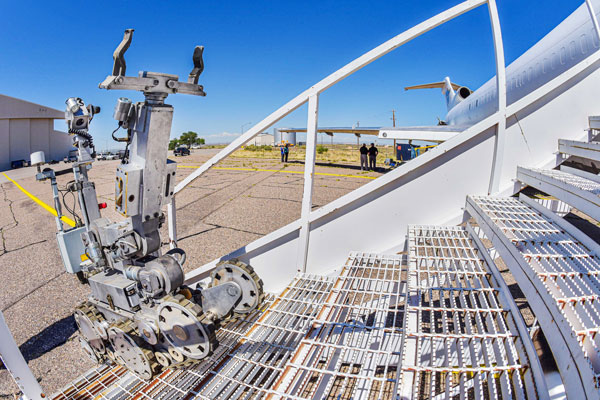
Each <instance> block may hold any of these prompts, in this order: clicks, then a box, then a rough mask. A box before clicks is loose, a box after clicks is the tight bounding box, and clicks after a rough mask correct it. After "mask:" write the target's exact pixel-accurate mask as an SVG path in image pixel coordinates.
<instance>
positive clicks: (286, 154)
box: [282, 143, 290, 162]
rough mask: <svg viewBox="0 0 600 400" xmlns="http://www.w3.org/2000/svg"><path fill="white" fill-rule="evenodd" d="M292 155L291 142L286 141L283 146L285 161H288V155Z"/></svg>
mask: <svg viewBox="0 0 600 400" xmlns="http://www.w3.org/2000/svg"><path fill="white" fill-rule="evenodd" d="M289 155H290V144H289V143H286V144H285V147H284V148H283V160H282V161H283V162H288V156H289Z"/></svg>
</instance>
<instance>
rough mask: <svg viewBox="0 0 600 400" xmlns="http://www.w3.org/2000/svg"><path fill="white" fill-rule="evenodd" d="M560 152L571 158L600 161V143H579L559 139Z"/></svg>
mask: <svg viewBox="0 0 600 400" xmlns="http://www.w3.org/2000/svg"><path fill="white" fill-rule="evenodd" d="M558 151H560V152H561V153H563V154H568V155H570V156H578V157H582V158H587V159H589V160H594V161H600V143H598V142H579V141H577V140H566V139H559V141H558Z"/></svg>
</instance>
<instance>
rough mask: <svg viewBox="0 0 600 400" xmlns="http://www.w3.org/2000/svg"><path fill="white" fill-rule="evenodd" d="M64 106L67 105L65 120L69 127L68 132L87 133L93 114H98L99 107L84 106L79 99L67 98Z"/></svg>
mask: <svg viewBox="0 0 600 400" xmlns="http://www.w3.org/2000/svg"><path fill="white" fill-rule="evenodd" d="M65 104H66V105H67V109H66V110H65V120H66V122H67V125H68V126H69V132H71V131H87V130H88V129H89V126H90V122H91V121H92V118H94V114H98V113H99V112H100V107H98V106H93V105H91V104H90V105H88V106H86V105H85V103H84V102H83V100H82V99H81V98H79V97H69V98H68V99H67V101H66V102H65Z"/></svg>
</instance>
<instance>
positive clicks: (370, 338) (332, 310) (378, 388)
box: [273, 253, 406, 399]
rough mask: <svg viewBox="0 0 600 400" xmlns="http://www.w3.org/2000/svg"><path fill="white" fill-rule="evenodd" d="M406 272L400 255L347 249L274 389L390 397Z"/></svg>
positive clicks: (284, 393)
mask: <svg viewBox="0 0 600 400" xmlns="http://www.w3.org/2000/svg"><path fill="white" fill-rule="evenodd" d="M405 272H406V267H404V266H402V256H399V255H378V254H370V253H352V254H351V255H350V256H349V258H348V261H347V262H346V265H345V266H344V267H343V268H342V271H341V273H340V275H339V276H338V277H337V278H336V280H335V283H334V284H333V286H332V288H331V289H330V291H329V293H328V295H327V297H326V299H325V300H324V302H323V304H322V306H321V307H320V309H319V312H318V314H317V316H316V318H315V319H314V320H313V321H312V325H311V326H310V329H308V330H307V331H306V334H305V335H304V337H303V338H302V340H301V341H300V343H299V345H298V346H297V348H296V349H295V351H294V353H293V355H292V356H291V357H290V361H289V362H288V363H287V364H286V365H285V367H284V370H283V373H282V375H281V376H280V378H279V379H278V381H277V383H276V384H275V385H274V386H273V390H274V391H276V392H278V393H281V397H282V398H286V399H287V398H302V399H324V398H347V399H388V398H393V397H394V396H393V395H394V386H395V382H396V380H397V379H398V375H399V373H398V369H397V365H398V363H399V362H400V349H401V345H400V341H401V337H402V324H403V310H404V304H405V282H403V279H404V277H405Z"/></svg>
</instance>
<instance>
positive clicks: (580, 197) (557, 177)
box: [517, 167, 600, 220]
mask: <svg viewBox="0 0 600 400" xmlns="http://www.w3.org/2000/svg"><path fill="white" fill-rule="evenodd" d="M517 179H518V180H519V181H521V182H523V183H525V184H527V185H529V186H533V187H535V188H537V189H539V190H541V191H543V192H545V193H548V194H549V195H552V196H554V197H556V198H557V199H559V200H562V201H564V202H565V203H567V204H569V205H571V206H572V207H574V208H576V209H578V210H580V211H582V212H584V213H585V214H587V215H589V216H590V217H592V218H594V219H595V220H600V197H599V196H600V183H599V182H596V181H593V180H590V179H586V178H584V177H581V176H577V175H574V174H571V173H568V172H564V171H558V170H544V169H537V168H523V167H518V168H517Z"/></svg>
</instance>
